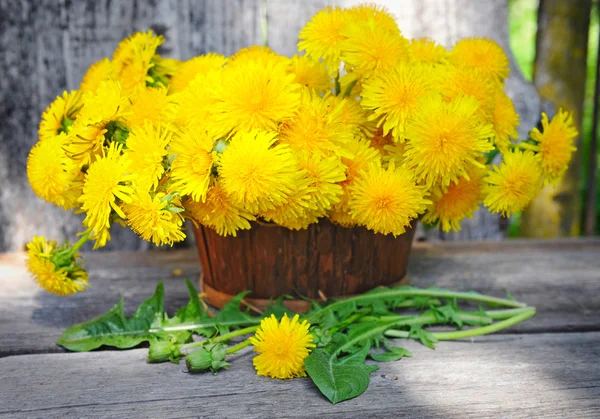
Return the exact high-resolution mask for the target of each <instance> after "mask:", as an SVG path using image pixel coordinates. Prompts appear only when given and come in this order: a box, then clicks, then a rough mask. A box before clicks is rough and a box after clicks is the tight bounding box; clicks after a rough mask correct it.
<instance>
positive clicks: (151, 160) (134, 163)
mask: <svg viewBox="0 0 600 419" xmlns="http://www.w3.org/2000/svg"><path fill="white" fill-rule="evenodd" d="M171 137H172V132H171V131H170V130H168V129H166V128H164V127H163V126H161V125H160V124H156V125H155V124H152V123H151V122H150V121H146V123H145V124H144V125H142V126H138V127H135V128H133V129H132V131H131V132H130V134H129V137H127V150H125V154H126V155H127V157H128V160H129V162H130V172H131V180H132V181H133V182H135V184H136V186H137V188H138V189H139V190H147V189H149V188H150V187H153V188H156V186H157V185H158V181H159V180H160V178H161V177H162V175H163V173H164V172H165V168H164V166H163V160H164V158H165V156H166V155H167V154H168V153H169V152H168V151H167V148H168V146H169V143H170V141H171Z"/></svg>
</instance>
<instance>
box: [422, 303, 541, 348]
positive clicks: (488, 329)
mask: <svg viewBox="0 0 600 419" xmlns="http://www.w3.org/2000/svg"><path fill="white" fill-rule="evenodd" d="M534 314H535V308H533V307H532V308H531V310H529V311H527V312H523V313H521V314H517V315H516V316H513V317H510V318H508V319H506V320H502V321H500V322H497V323H494V324H491V325H489V326H483V327H476V328H473V329H469V330H459V331H456V332H436V333H434V334H433V335H434V336H435V337H436V338H438V339H439V340H455V339H464V338H470V337H473V336H481V335H487V334H488V333H494V332H497V331H498V330H502V329H506V328H507V327H510V326H514V325H515V324H517V323H521V322H522V321H524V320H527V319H528V318H530V317H532V316H533V315H534Z"/></svg>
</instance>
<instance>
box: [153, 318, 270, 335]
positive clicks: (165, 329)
mask: <svg viewBox="0 0 600 419" xmlns="http://www.w3.org/2000/svg"><path fill="white" fill-rule="evenodd" d="M259 323H260V318H259V317H257V318H256V319H252V320H244V321H231V322H223V323H219V324H217V323H215V322H214V320H213V321H206V322H203V323H190V324H180V325H177V326H167V327H156V328H153V329H150V330H149V332H150V333H163V332H179V331H182V330H194V329H205V328H207V327H217V326H228V327H241V326H248V325H258V324H259ZM256 327H257V326H256Z"/></svg>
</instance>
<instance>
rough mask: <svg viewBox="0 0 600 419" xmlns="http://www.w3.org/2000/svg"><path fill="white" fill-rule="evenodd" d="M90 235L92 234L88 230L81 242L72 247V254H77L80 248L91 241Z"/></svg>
mask: <svg viewBox="0 0 600 419" xmlns="http://www.w3.org/2000/svg"><path fill="white" fill-rule="evenodd" d="M90 234H91V230H88V231H86V232H85V233H83V236H81V238H80V239H79V240H77V243H75V244H74V245H73V246H72V247H71V252H72V254H75V253H76V252H77V251H78V250H79V248H80V247H81V246H83V245H84V244H85V243H86V242H87V241H88V240H89V239H90Z"/></svg>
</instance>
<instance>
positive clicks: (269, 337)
mask: <svg viewBox="0 0 600 419" xmlns="http://www.w3.org/2000/svg"><path fill="white" fill-rule="evenodd" d="M299 318H300V316H299V315H298V314H296V315H295V316H294V317H293V318H292V320H290V319H289V318H288V316H287V314H284V315H283V317H282V318H281V322H279V321H278V320H277V318H276V317H275V315H274V314H271V317H267V318H264V319H262V320H261V322H260V327H259V328H258V330H257V331H256V333H255V334H254V336H253V337H251V338H250V343H252V345H254V352H257V353H258V355H257V356H255V357H254V359H253V360H252V363H253V364H254V368H255V369H256V373H257V374H258V375H262V376H265V377H271V378H279V379H282V380H285V379H288V378H294V377H306V371H305V370H304V359H305V358H306V357H307V356H308V355H309V353H310V351H311V348H314V347H315V346H316V345H315V344H314V343H313V335H312V334H310V332H309V328H310V324H309V323H308V322H307V321H306V320H304V321H303V322H302V323H300V320H299Z"/></svg>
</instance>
